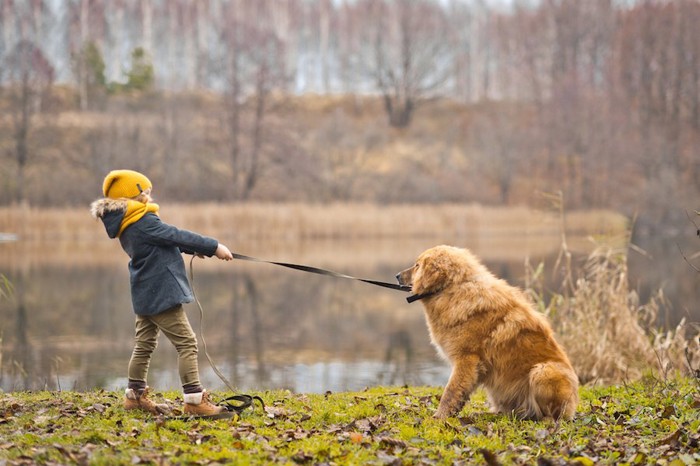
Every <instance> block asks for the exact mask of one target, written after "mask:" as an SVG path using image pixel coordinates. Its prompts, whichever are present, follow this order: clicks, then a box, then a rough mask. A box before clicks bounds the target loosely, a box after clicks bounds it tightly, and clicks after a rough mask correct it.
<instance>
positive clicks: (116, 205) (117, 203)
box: [90, 197, 126, 219]
mask: <svg viewBox="0 0 700 466" xmlns="http://www.w3.org/2000/svg"><path fill="white" fill-rule="evenodd" d="M115 211H122V212H126V199H109V198H106V197H105V198H103V199H98V200H96V201H95V202H93V203H92V204H90V215H92V216H93V217H94V218H95V219H98V218H103V217H104V215H105V214H106V213H107V212H115Z"/></svg>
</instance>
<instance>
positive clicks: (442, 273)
mask: <svg viewBox="0 0 700 466" xmlns="http://www.w3.org/2000/svg"><path fill="white" fill-rule="evenodd" d="M446 280H447V272H446V269H445V267H444V266H443V264H442V263H441V261H438V260H431V259H430V258H426V259H424V260H421V261H419V262H418V268H417V270H416V272H415V274H414V275H413V292H414V293H418V294H423V293H430V292H432V291H436V290H439V289H441V288H443V287H444V286H445V281H446Z"/></svg>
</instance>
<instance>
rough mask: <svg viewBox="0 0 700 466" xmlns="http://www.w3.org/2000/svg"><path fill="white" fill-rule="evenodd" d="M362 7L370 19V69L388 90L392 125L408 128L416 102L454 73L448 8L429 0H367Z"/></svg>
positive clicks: (379, 84)
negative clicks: (445, 8)
mask: <svg viewBox="0 0 700 466" xmlns="http://www.w3.org/2000/svg"><path fill="white" fill-rule="evenodd" d="M358 8H361V9H363V11H365V14H366V20H367V22H368V26H367V28H366V36H365V41H366V44H365V52H366V53H368V54H370V56H368V57H367V58H366V63H367V65H368V66H369V68H368V69H367V70H366V71H367V72H368V73H369V76H370V77H371V79H373V81H374V83H375V85H376V88H377V89H378V90H379V92H380V93H381V94H382V97H383V100H384V108H385V110H386V112H387V114H388V116H389V123H390V124H391V126H394V127H397V128H401V127H406V126H408V125H409V124H410V122H411V117H412V116H413V112H414V110H415V108H416V106H417V105H419V103H420V102H421V101H422V100H424V99H426V98H429V97H431V96H434V95H435V93H436V91H438V90H440V89H441V87H442V86H443V85H444V84H445V83H446V82H447V80H448V78H449V76H450V73H451V70H452V53H451V50H450V48H449V40H448V38H449V32H448V29H449V23H448V21H447V18H446V15H445V11H444V10H442V8H441V7H440V5H438V4H437V3H435V2H432V1H429V0H377V1H364V2H360V3H359V4H358Z"/></svg>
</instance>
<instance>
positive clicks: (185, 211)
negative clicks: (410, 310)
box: [0, 203, 627, 242]
mask: <svg viewBox="0 0 700 466" xmlns="http://www.w3.org/2000/svg"><path fill="white" fill-rule="evenodd" d="M161 217H162V218H163V220H164V221H165V222H168V223H172V224H174V225H178V226H180V227H182V228H188V229H193V230H195V231H200V232H206V234H208V235H211V236H215V237H219V238H226V239H238V240H240V239H250V238H254V239H258V240H268V239H275V240H295V241H298V240H305V239H367V238H392V239H393V238H395V239H399V238H420V237H433V236H440V237H442V238H463V237H469V236H470V235H472V234H474V232H478V233H479V234H480V235H482V236H497V235H514V234H515V235H519V236H531V235H552V234H558V232H559V230H558V229H559V225H558V222H557V218H556V216H553V215H551V214H550V213H547V212H542V211H538V210H534V209H530V208H526V207H485V206H481V205H478V204H440V205H428V204H425V205H416V204H411V205H408V204H405V205H389V206H381V205H377V204H347V203H346V204H340V203H337V204H302V203H280V204H277V203H275V204H259V203H245V204H240V203H239V204H183V205H161ZM626 222H627V221H626V219H625V217H624V216H622V215H619V214H616V213H614V212H610V211H595V212H572V213H569V214H568V216H567V231H569V232H570V233H575V234H582V233H583V234H600V233H609V232H615V231H617V232H619V231H621V229H624V228H626ZM0 232H7V233H15V234H17V235H19V236H20V238H21V239H22V240H25V241H38V242H46V241H58V240H61V241H66V240H67V241H93V240H102V239H104V229H103V227H102V225H101V224H100V223H99V222H95V221H91V219H90V217H89V214H88V208H87V206H86V207H85V208H84V209H83V208H29V207H26V208H24V207H0Z"/></svg>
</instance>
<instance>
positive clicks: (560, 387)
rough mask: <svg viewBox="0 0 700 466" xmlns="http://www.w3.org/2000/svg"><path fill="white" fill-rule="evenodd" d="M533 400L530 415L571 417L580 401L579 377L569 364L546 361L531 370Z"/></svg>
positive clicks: (538, 416) (531, 400) (555, 417)
mask: <svg viewBox="0 0 700 466" xmlns="http://www.w3.org/2000/svg"><path fill="white" fill-rule="evenodd" d="M529 383H530V397H529V398H530V400H529V406H528V411H530V412H528V413H527V417H533V418H536V419H542V418H547V417H549V418H552V419H554V420H558V419H572V418H573V417H574V413H575V412H576V406H577V405H578V378H577V377H576V374H575V373H574V371H573V370H572V369H571V367H569V366H568V365H566V364H563V363H560V362H545V363H541V364H537V365H535V366H534V367H533V368H532V369H531V370H530V374H529Z"/></svg>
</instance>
